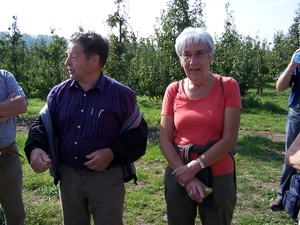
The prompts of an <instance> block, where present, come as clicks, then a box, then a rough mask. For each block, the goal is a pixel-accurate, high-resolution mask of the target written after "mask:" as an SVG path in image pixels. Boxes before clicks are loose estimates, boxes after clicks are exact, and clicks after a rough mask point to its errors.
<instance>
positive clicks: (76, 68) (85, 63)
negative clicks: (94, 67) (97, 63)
mask: <svg viewBox="0 0 300 225" xmlns="http://www.w3.org/2000/svg"><path fill="white" fill-rule="evenodd" d="M90 61H91V59H86V56H85V54H84V52H83V49H82V47H81V45H79V44H77V43H72V42H70V43H69V45H68V48H67V59H66V61H65V65H66V66H67V69H68V72H69V74H70V78H71V79H74V80H76V81H79V82H80V81H81V80H82V79H84V78H85V77H86V76H88V75H89V73H90V70H91V62H90Z"/></svg>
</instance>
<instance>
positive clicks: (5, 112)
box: [0, 95, 27, 121]
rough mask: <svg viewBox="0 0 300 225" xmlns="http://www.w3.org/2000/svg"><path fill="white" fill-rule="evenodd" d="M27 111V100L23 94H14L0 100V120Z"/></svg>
mask: <svg viewBox="0 0 300 225" xmlns="http://www.w3.org/2000/svg"><path fill="white" fill-rule="evenodd" d="M26 112H27V101H26V98H25V97H24V96H21V95H19V96H16V97H13V98H10V99H7V100H6V101H4V102H0V121H1V119H2V118H10V117H14V116H18V115H20V114H22V113H26Z"/></svg>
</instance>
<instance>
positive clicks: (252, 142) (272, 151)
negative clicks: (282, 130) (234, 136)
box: [235, 134, 285, 163]
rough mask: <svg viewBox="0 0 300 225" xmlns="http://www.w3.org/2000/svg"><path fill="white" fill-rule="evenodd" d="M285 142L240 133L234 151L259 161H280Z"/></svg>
mask: <svg viewBox="0 0 300 225" xmlns="http://www.w3.org/2000/svg"><path fill="white" fill-rule="evenodd" d="M284 146H285V143H284V142H282V141H279V142H277V141H273V140H271V139H270V138H267V137H263V136H259V135H251V134H244V135H241V136H240V138H239V141H238V146H237V147H236V149H235V151H236V153H238V154H240V155H241V156H242V157H247V158H251V159H252V160H256V161H261V162H276V163H277V162H278V163H282V162H283V161H282V160H283V157H284Z"/></svg>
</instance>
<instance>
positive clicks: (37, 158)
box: [30, 149, 52, 173]
mask: <svg viewBox="0 0 300 225" xmlns="http://www.w3.org/2000/svg"><path fill="white" fill-rule="evenodd" d="M30 166H31V168H32V169H33V171H34V172H36V173H42V172H45V171H46V170H47V169H49V168H50V167H51V166H52V161H51V159H49V158H48V156H47V154H46V153H45V152H44V151H43V150H42V149H34V150H33V151H32V152H31V154H30Z"/></svg>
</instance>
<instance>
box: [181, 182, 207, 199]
mask: <svg viewBox="0 0 300 225" xmlns="http://www.w3.org/2000/svg"><path fill="white" fill-rule="evenodd" d="M204 187H206V186H205V185H204V184H203V183H202V182H201V181H200V180H199V179H198V178H197V177H194V178H193V179H192V180H191V181H190V182H189V183H188V184H187V185H186V191H187V192H188V194H189V196H190V198H191V199H192V200H194V201H196V202H202V201H203V199H204V198H205V197H204V191H203V188H204Z"/></svg>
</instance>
